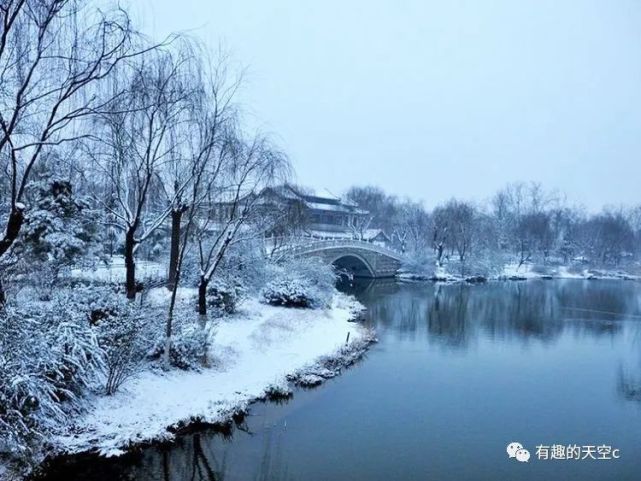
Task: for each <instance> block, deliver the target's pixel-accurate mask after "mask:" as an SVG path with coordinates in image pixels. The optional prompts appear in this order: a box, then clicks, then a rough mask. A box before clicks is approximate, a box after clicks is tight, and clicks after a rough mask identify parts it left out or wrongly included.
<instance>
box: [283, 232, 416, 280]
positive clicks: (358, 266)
mask: <svg viewBox="0 0 641 481" xmlns="http://www.w3.org/2000/svg"><path fill="white" fill-rule="evenodd" d="M290 252H291V255H293V256H309V257H319V258H321V259H323V260H325V261H326V262H328V263H330V264H333V265H334V266H336V267H337V268H338V269H341V270H343V271H346V272H348V273H349V274H351V275H353V276H354V277H367V278H383V277H394V276H395V275H396V273H397V272H398V270H399V268H400V267H401V261H402V259H403V256H402V254H401V253H400V252H397V251H395V250H392V249H388V248H386V247H382V246H378V245H376V244H372V243H370V242H365V241H357V240H351V239H340V240H310V241H309V242H307V243H302V244H299V245H296V246H294V247H291V250H290Z"/></svg>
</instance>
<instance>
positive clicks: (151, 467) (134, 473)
mask: <svg viewBox="0 0 641 481" xmlns="http://www.w3.org/2000/svg"><path fill="white" fill-rule="evenodd" d="M216 438H220V436H219V435H214V436H205V437H203V436H202V435H200V434H192V435H189V436H184V437H180V438H178V439H177V441H176V443H175V444H172V445H170V446H163V447H159V448H149V449H146V450H145V451H144V453H143V459H142V460H141V462H140V463H137V464H136V465H134V466H132V467H131V472H130V475H129V477H128V479H135V480H137V481H222V480H224V479H225V473H226V462H225V459H226V456H225V454H224V452H223V453H222V456H221V455H220V454H221V453H216V449H215V446H216V444H217V442H216V441H217V439H216Z"/></svg>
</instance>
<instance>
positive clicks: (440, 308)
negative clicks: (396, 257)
mask: <svg viewBox="0 0 641 481" xmlns="http://www.w3.org/2000/svg"><path fill="white" fill-rule="evenodd" d="M356 290H357V291H358V297H359V298H360V299H361V301H362V302H363V303H364V304H365V305H366V306H367V307H368V309H369V314H368V316H369V321H368V322H371V324H372V325H373V326H375V327H376V329H377V330H378V335H379V339H380V342H379V343H378V344H376V345H374V346H373V347H372V349H371V350H370V351H369V353H368V354H367V356H366V358H365V359H364V360H363V361H362V362H360V363H359V364H358V365H356V366H355V367H353V368H351V369H349V370H347V371H346V372H345V373H344V374H343V375H341V376H340V377H338V378H337V379H335V380H332V381H329V382H327V383H326V384H325V385H323V386H321V387H319V388H316V389H312V390H299V391H297V392H296V393H295V395H294V398H293V399H292V400H291V401H289V402H287V403H283V404H275V403H267V404H257V405H255V406H253V408H252V409H251V413H250V416H249V417H248V418H247V419H246V421H245V422H244V423H243V425H242V426H240V428H239V429H234V431H233V434H232V436H231V437H223V436H222V435H220V434H217V433H215V432H213V431H212V430H203V431H201V432H198V433H196V434H191V435H186V436H183V437H181V438H180V439H179V440H178V441H177V442H176V443H174V444H172V445H170V446H166V447H152V448H147V449H144V450H142V452H140V453H137V454H132V455H129V456H126V457H124V458H121V459H119V460H106V461H105V460H96V459H94V458H81V459H75V460H72V461H70V462H68V463H64V464H63V465H60V466H58V467H57V468H56V469H55V470H54V471H52V472H51V476H50V477H49V479H65V480H70V481H71V480H73V481H75V480H78V481H80V480H82V481H93V480H98V481H102V480H110V481H114V480H137V481H138V480H140V481H152V480H153V481H161V480H162V481H184V480H185V481H186V480H194V481H200V480H210V481H211V480H227V481H229V480H297V481H298V480H304V481H315V480H318V481H328V480H367V481H376V480H381V481H383V480H421V481H424V480H492V481H495V480H503V479H505V480H508V479H509V480H557V479H558V480H583V481H585V480H613V481H614V480H616V481H624V480H638V479H641V284H640V283H634V282H623V281H582V280H555V281H528V282H492V283H488V284H484V285H474V286H472V285H435V284H431V283H417V284H400V283H389V282H388V283H380V282H376V283H373V284H371V285H359V286H357V289H356ZM513 441H515V442H520V443H521V444H522V445H523V446H524V447H525V448H526V449H528V450H529V451H530V454H531V458H530V461H529V462H528V463H521V462H518V461H516V460H515V459H509V458H508V455H507V453H506V445H507V444H508V443H510V442H513ZM554 444H557V445H564V446H567V445H574V444H576V445H579V446H581V447H582V446H584V445H588V446H592V445H594V446H597V445H606V446H611V447H612V448H613V449H619V450H620V458H619V459H610V460H592V459H589V458H588V459H585V460H575V459H572V460H567V459H566V460H558V459H556V460H541V459H538V458H537V455H536V446H537V445H545V446H551V445H554ZM583 452H584V451H582V453H583Z"/></svg>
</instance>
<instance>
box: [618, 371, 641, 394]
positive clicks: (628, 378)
mask: <svg viewBox="0 0 641 481" xmlns="http://www.w3.org/2000/svg"><path fill="white" fill-rule="evenodd" d="M617 392H618V393H619V394H620V395H621V396H622V397H623V398H624V399H627V400H628V401H639V402H641V378H639V377H635V376H634V375H632V374H631V373H629V372H625V371H623V369H621V370H620V371H619V378H618V382H617Z"/></svg>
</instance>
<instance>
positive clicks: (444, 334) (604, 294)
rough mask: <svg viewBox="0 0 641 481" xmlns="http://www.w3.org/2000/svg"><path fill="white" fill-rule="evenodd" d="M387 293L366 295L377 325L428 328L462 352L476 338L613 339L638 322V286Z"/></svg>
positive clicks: (411, 288)
mask: <svg viewBox="0 0 641 481" xmlns="http://www.w3.org/2000/svg"><path fill="white" fill-rule="evenodd" d="M389 290H390V287H389V286H382V288H381V289H380V290H379V288H378V286H374V287H373V288H372V287H370V288H369V290H368V291H367V292H365V293H364V295H363V296H362V299H363V302H364V303H365V304H366V305H367V306H368V309H369V312H370V318H372V319H375V320H376V322H375V323H376V324H377V326H378V327H379V328H380V327H383V328H386V329H387V330H388V331H394V332H395V334H396V335H398V336H408V337H410V338H415V336H416V335H417V334H424V333H422V331H423V330H424V329H425V330H426V332H427V334H428V335H426V336H425V337H426V339H427V340H428V341H429V342H432V343H439V344H442V345H443V346H447V347H455V348H463V349H464V348H465V347H466V346H467V345H468V344H469V343H470V342H472V341H474V340H475V339H476V338H478V336H484V337H487V338H490V339H493V340H509V339H512V338H518V339H521V340H522V341H524V342H527V341H528V340H531V339H536V340H540V341H543V342H552V341H554V339H555V338H557V337H558V336H559V335H561V334H562V333H564V332H565V331H567V330H571V331H572V332H573V333H575V334H577V335H583V334H587V335H594V336H610V337H612V336H616V335H619V334H620V331H621V328H622V325H623V321H626V320H641V301H640V297H639V286H638V284H634V283H622V282H613V283H608V282H600V283H597V282H589V281H585V282H577V281H556V282H550V281H540V282H536V281H532V282H527V283H525V282H496V283H489V284H487V285H484V286H477V285H474V286H472V285H467V284H454V285H443V284H410V285H407V286H404V288H403V289H402V290H401V292H399V293H397V294H396V295H394V296H389V295H387V294H388V292H389ZM424 324H426V325H425V326H424Z"/></svg>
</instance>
